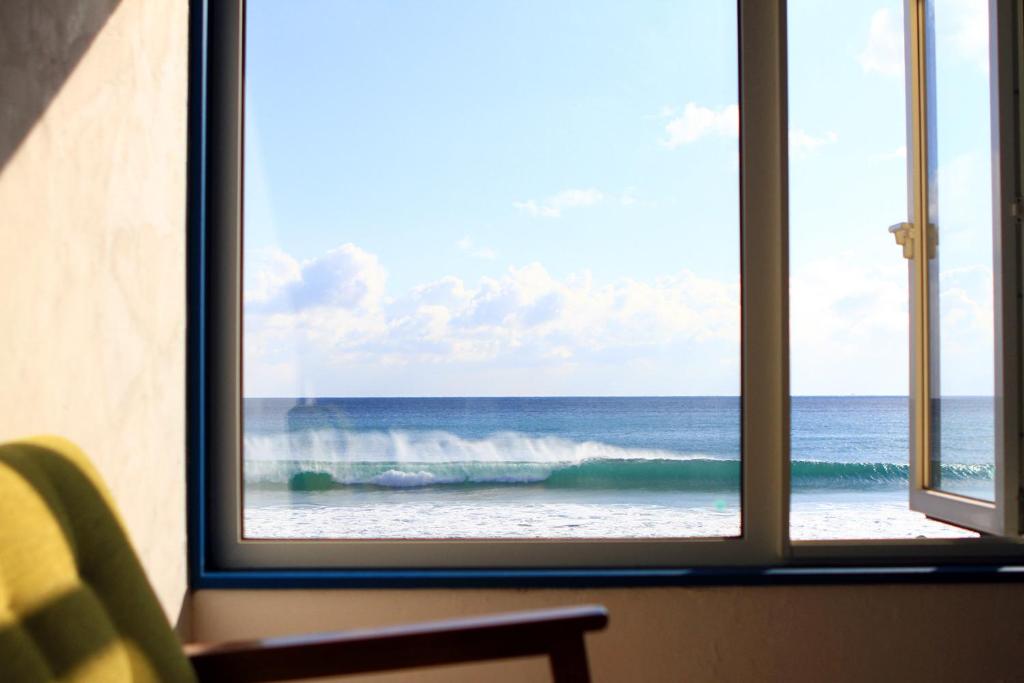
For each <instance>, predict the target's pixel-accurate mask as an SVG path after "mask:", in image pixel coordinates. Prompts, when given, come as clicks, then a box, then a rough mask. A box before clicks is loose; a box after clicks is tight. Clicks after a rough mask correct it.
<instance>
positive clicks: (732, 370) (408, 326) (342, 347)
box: [245, 245, 992, 395]
mask: <svg viewBox="0 0 1024 683" xmlns="http://www.w3.org/2000/svg"><path fill="white" fill-rule="evenodd" d="M346 247H348V249H347V250H344V251H343V250H342V249H340V248H339V249H337V250H334V251H332V252H330V254H328V255H325V256H324V257H321V258H320V259H314V260H312V261H309V262H307V263H306V264H305V266H304V268H303V275H306V274H307V272H308V271H309V270H313V271H315V270H316V269H317V268H318V267H326V266H325V265H324V264H333V266H335V270H337V271H338V272H337V273H336V275H335V277H333V278H329V279H328V281H329V282H336V281H341V282H346V283H351V282H364V283H366V282H377V281H379V279H380V277H381V273H382V272H383V269H382V267H381V266H380V264H379V263H378V262H377V259H376V258H374V257H373V256H372V255H370V254H367V253H366V252H364V251H362V250H360V249H358V247H355V246H353V245H346ZM339 253H342V254H344V253H347V254H348V255H349V256H350V257H352V258H339V257H338V254H339ZM331 255H334V256H331ZM277 256H278V257H279V258H277V259H271V260H269V261H268V262H267V264H266V269H267V270H268V271H269V272H270V273H271V274H273V273H277V272H278V270H275V268H277V267H278V266H276V265H275V263H277V262H278V261H280V260H282V259H283V258H285V256H286V255H283V254H278V255H277ZM355 256H358V257H355ZM285 270H287V269H285ZM253 277H254V278H255V281H263V280H264V279H272V278H271V275H267V276H265V277H264V275H262V274H261V273H258V272H257V273H253ZM906 278H907V276H906V265H905V262H904V261H903V260H902V259H900V258H899V257H898V255H897V254H894V255H893V258H892V259H891V261H888V262H885V263H880V264H875V265H871V266H866V265H863V262H862V260H859V259H858V258H857V257H856V256H855V255H851V254H838V255H835V256H833V257H828V258H823V259H820V260H817V261H815V262H813V263H811V264H808V265H807V266H805V267H802V268H800V269H798V270H797V271H795V272H794V273H793V276H792V280H791V301H790V319H791V348H792V383H793V391H794V393H797V394H830V395H832V394H839V393H841V394H845V393H892V394H900V393H904V392H905V391H906V389H907V386H906V382H907V329H908V312H907V279H906ZM306 284H307V285H308V282H306ZM281 287H282V289H283V290H288V289H290V288H292V287H295V280H294V279H292V280H287V284H285V285H282V286H281ZM940 287H941V291H940V297H941V307H942V309H941V313H942V321H943V336H942V343H943V356H942V358H943V372H944V375H943V387H944V391H945V390H948V391H949V393H975V394H977V393H982V392H983V391H984V389H985V387H984V386H980V385H979V377H981V378H984V377H990V375H991V372H990V367H989V366H988V365H986V364H985V363H988V362H989V361H987V360H985V359H986V358H987V359H989V360H990V359H991V355H992V353H991V345H992V315H991V289H992V276H991V270H990V269H988V268H985V267H962V268H948V269H947V270H945V271H944V272H943V274H942V278H941V283H940ZM342 289H344V288H342ZM365 289H372V288H365ZM335 291H337V290H336V289H335ZM317 300H318V301H320V302H321V303H319V304H318V305H316V306H305V307H301V306H297V307H295V308H287V307H283V306H282V307H269V306H267V305H266V303H265V302H260V301H257V302H252V301H250V300H248V299H247V301H246V316H245V324H246V354H245V362H246V368H245V372H246V387H247V391H251V393H252V394H253V395H297V394H305V395H311V393H315V392H320V393H322V394H324V395H388V394H390V395H485V394H489V395H516V394H518V395H543V394H545V393H554V394H563V395H564V394H566V393H574V394H576V395H593V394H631V393H632V394H637V393H648V394H656V393H662V394H687V393H694V394H702V393H703V394H709V393H726V394H730V393H731V394H735V393H737V392H738V384H737V383H738V379H739V375H738V372H739V370H738V367H739V363H738V360H739V322H740V321H739V315H740V313H739V286H738V283H736V282H729V281H721V280H716V279H712V278H707V277H702V276H700V275H697V274H695V273H693V272H692V271H688V270H681V271H679V272H677V273H674V274H671V275H666V276H662V277H657V278H652V279H648V280H640V279H635V278H618V279H614V280H610V281H605V282H597V281H595V279H594V277H593V276H592V275H591V274H590V273H588V272H581V273H576V274H573V275H568V276H565V277H556V276H555V275H553V274H552V273H550V272H549V271H548V270H547V269H546V268H544V267H543V266H542V265H541V264H539V263H530V264H527V265H524V266H521V267H511V268H508V269H506V270H504V271H503V272H502V273H501V274H499V275H497V276H496V277H484V278H481V279H480V280H479V281H477V282H476V283H473V284H471V283H468V282H466V281H464V280H463V279H461V278H459V277H456V276H447V277H444V278H441V279H438V280H434V281H431V282H426V283H423V284H421V285H418V286H415V287H412V288H410V289H408V290H406V291H405V292H403V293H398V294H397V295H396V296H393V297H392V296H388V295H387V293H386V292H384V291H383V287H382V288H381V289H380V290H379V291H377V292H376V293H375V294H373V295H370V294H361V295H360V296H358V297H355V298H354V300H355V301H356V302H357V303H356V305H353V297H349V296H340V297H338V296H334V297H327V296H324V297H319V298H317ZM324 302H329V303H324ZM279 303H280V301H279ZM979 359H980V360H979ZM947 365H948V367H947Z"/></svg>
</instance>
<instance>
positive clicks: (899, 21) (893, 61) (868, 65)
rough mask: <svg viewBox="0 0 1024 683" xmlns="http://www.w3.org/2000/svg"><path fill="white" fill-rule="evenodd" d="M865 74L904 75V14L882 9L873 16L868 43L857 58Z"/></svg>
mask: <svg viewBox="0 0 1024 683" xmlns="http://www.w3.org/2000/svg"><path fill="white" fill-rule="evenodd" d="M857 61H859V62H860V65H861V67H862V68H863V69H864V72H865V73H880V74H882V75H883V76H902V75H903V17H902V12H894V11H893V10H891V9H889V8H882V9H880V10H878V11H877V12H875V13H874V14H873V15H871V24H870V26H869V28H868V43H867V45H866V46H865V47H864V49H863V50H862V51H861V53H860V54H859V55H858V56H857Z"/></svg>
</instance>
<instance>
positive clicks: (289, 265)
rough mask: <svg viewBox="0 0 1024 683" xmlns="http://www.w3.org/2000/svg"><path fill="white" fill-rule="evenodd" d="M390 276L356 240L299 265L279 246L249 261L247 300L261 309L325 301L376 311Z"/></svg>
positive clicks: (314, 305) (324, 303)
mask: <svg viewBox="0 0 1024 683" xmlns="http://www.w3.org/2000/svg"><path fill="white" fill-rule="evenodd" d="M387 278H388V274H387V271H385V270H384V268H383V267H382V266H381V264H380V261H378V259H377V257H376V256H375V255H374V254H370V253H369V252H366V251H363V250H362V249H360V248H359V247H357V246H355V245H354V244H343V245H341V246H340V247H337V248H335V249H332V250H330V251H328V252H327V253H326V254H324V255H323V256H320V257H317V258H315V259H310V260H308V261H304V262H302V263H301V264H300V263H299V262H298V261H297V260H295V259H294V258H292V257H291V256H289V255H287V254H285V253H284V252H282V251H280V250H266V251H264V252H261V253H260V254H259V255H257V257H256V258H255V259H254V260H252V261H250V262H249V263H248V264H247V268H246V283H245V288H244V297H245V304H246V307H247V308H248V307H251V308H253V310H261V311H282V310H303V309H307V308H317V307H325V306H327V307H337V308H344V309H362V310H375V309H377V308H378V307H379V306H380V304H381V302H382V300H383V297H384V291H385V288H386V286H387Z"/></svg>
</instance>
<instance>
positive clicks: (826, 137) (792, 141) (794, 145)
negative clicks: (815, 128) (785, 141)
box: [789, 128, 839, 156]
mask: <svg viewBox="0 0 1024 683" xmlns="http://www.w3.org/2000/svg"><path fill="white" fill-rule="evenodd" d="M838 141H839V135H838V134H837V133H835V132H832V131H829V132H827V133H825V134H823V135H818V136H815V135H811V134H810V133H808V132H807V131H805V130H801V129H800V128H790V129H789V150H790V152H791V153H793V154H795V155H798V156H802V155H807V154H810V153H811V152H814V151H816V150H817V149H819V148H820V147H824V146H825V145H831V144H834V143H836V142H838Z"/></svg>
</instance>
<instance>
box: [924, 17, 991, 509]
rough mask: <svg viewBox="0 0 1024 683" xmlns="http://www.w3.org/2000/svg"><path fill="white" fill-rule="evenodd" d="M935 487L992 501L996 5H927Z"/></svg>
mask: <svg viewBox="0 0 1024 683" xmlns="http://www.w3.org/2000/svg"><path fill="white" fill-rule="evenodd" d="M925 16H926V46H927V47H926V50H927V58H926V69H927V79H926V89H927V116H928V122H929V125H928V127H927V132H928V138H927V143H928V154H927V159H928V223H929V230H930V232H931V238H930V241H931V244H930V245H929V254H928V256H929V261H928V268H929V270H928V280H929V314H930V328H931V341H930V348H929V354H930V357H929V366H930V367H929V371H930V372H929V378H930V379H929V381H930V389H929V393H930V396H931V423H930V431H931V439H930V441H931V443H930V454H929V456H930V457H929V468H928V476H929V480H930V481H929V484H930V486H931V487H933V488H938V489H942V490H944V491H948V492H952V493H959V494H964V495H969V496H973V497H978V498H983V499H988V500H991V499H992V498H993V496H994V488H993V472H994V463H995V433H994V410H995V403H994V400H993V382H994V371H993V360H994V352H993V288H992V263H993V252H992V231H993V224H992V175H991V158H990V152H989V149H990V140H991V138H990V118H989V117H990V107H989V80H988V79H989V75H988V69H989V62H988V60H989V56H988V3H987V2H966V3H965V2H956V1H953V0H928V2H927V3H926V15H925Z"/></svg>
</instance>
